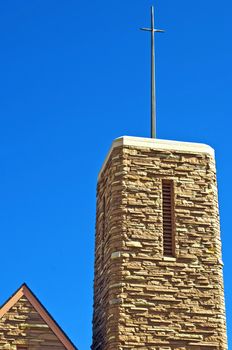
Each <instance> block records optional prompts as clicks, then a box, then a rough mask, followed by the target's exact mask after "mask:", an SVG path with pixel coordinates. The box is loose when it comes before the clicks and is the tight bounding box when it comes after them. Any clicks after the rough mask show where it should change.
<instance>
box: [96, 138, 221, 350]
mask: <svg viewBox="0 0 232 350" xmlns="http://www.w3.org/2000/svg"><path fill="white" fill-rule="evenodd" d="M123 143H124V142H123V139H122V142H121V144H120V143H118V142H117V144H116V145H115V147H113V148H112V150H111V152H110V155H109V157H108V158H107V161H106V163H105V165H104V167H103V169H102V171H101V173H100V176H99V181H98V190H97V191H98V194H97V198H98V199H97V219H96V248H95V282H94V291H95V293H94V318H93V345H92V348H93V350H117V349H118V350H129V349H140V350H147V349H150V350H174V349H175V350H200V349H203V350H227V340H226V325H225V308H224V291H223V277H222V261H221V241H220V227H219V215H218V198H217V183H216V170H215V161H214V155H213V153H212V150H210V149H209V147H208V146H205V147H204V146H201V147H200V145H198V144H196V146H194V145H193V146H192V147H187V145H188V144H185V143H180V144H178V145H179V146H178V145H177V144H176V145H175V143H173V144H172V143H170V144H166V145H165V146H163V149H162V144H160V143H159V141H158V140H154V143H151V144H149V145H147V146H142V147H141V145H139V146H138V144H137V142H134V141H133V140H132V141H131V142H129V144H123ZM125 143H126V142H125ZM127 143H128V142H127ZM163 179H168V180H173V182H174V202H175V205H174V222H175V225H174V226H175V256H174V257H164V256H163V242H162V241H163V225H162V180H163Z"/></svg>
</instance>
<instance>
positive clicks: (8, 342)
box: [0, 297, 66, 350]
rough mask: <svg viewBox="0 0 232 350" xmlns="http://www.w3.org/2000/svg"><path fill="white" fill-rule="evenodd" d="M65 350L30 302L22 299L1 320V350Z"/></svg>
mask: <svg viewBox="0 0 232 350" xmlns="http://www.w3.org/2000/svg"><path fill="white" fill-rule="evenodd" d="M19 345H21V346H22V345H24V346H26V347H28V348H29V349H30V350H46V349H51V350H65V349H66V348H65V347H64V346H63V344H62V343H61V342H60V341H59V340H58V339H57V337H56V336H55V335H54V333H53V332H52V331H51V330H50V329H49V327H48V325H47V324H46V323H45V322H44V321H43V319H42V318H41V316H40V315H39V314H38V312H37V311H36V310H35V309H34V308H33V306H32V305H31V304H30V303H29V301H28V300H27V299H26V298H25V297H22V298H21V299H20V300H19V301H18V302H17V303H16V304H15V305H14V306H13V307H12V309H11V310H10V311H9V312H8V313H7V314H6V315H5V316H4V317H3V318H2V319H1V320H0V349H10V350H17V346H18V347H19Z"/></svg>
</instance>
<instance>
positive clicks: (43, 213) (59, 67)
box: [0, 0, 232, 350]
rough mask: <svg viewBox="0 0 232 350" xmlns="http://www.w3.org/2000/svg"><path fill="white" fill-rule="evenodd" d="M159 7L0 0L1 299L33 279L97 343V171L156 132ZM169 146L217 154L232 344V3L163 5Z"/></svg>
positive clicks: (83, 340)
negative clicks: (188, 145) (201, 147)
mask: <svg viewBox="0 0 232 350" xmlns="http://www.w3.org/2000/svg"><path fill="white" fill-rule="evenodd" d="M151 4H152V2H151V1H148V0H133V1H132V0H123V1H122V0H117V1H109V0H107V1H106V0H95V1H94V0H90V1H86V0H76V1H74V0H65V1H61V0H20V1H18V0H7V1H1V2H0V120H1V124H0V125H1V127H0V235H1V241H0V242H1V287H0V303H2V302H3V301H4V300H5V299H6V298H8V297H9V295H10V294H11V293H12V292H14V290H15V289H16V288H18V287H19V285H20V284H21V283H22V282H24V281H25V282H27V283H28V285H29V286H30V288H31V289H32V290H33V291H34V292H35V294H36V295H37V296H38V297H39V299H40V300H41V301H42V302H43V303H44V305H45V306H46V307H47V308H48V310H49V311H50V312H51V314H52V315H53V316H54V317H55V319H56V320H57V321H58V322H59V323H60V325H61V326H62V327H63V328H64V330H65V331H66V332H67V333H68V335H69V336H70V337H71V339H72V340H73V341H74V342H75V343H76V345H77V346H78V347H79V349H80V350H85V349H89V347H90V344H91V319H92V280H93V249H94V225H95V194H96V192H95V189H96V179H97V173H98V171H99V169H100V167H101V164H102V162H103V160H104V157H105V155H106V153H107V151H108V149H109V147H110V144H111V142H112V140H113V139H114V138H116V137H119V136H122V135H131V136H142V137H149V108H150V104H149V103H150V101H149V98H150V97H149V84H150V82H149V70H150V62H149V50H150V46H149V45H150V37H149V35H148V33H145V32H141V31H139V29H138V28H139V27H141V26H147V25H149V8H150V5H151ZM155 5H156V12H157V16H156V22H157V25H158V26H159V27H160V28H164V29H166V33H165V34H160V35H158V36H157V100H158V101H157V103H158V137H159V138H162V139H175V140H180V141H194V142H203V143H208V144H210V145H211V146H213V147H214V148H215V149H216V156H217V167H218V182H219V199H220V212H221V228H222V240H223V260H224V263H225V289H226V290H225V291H226V305H227V314H228V318H227V321H228V335H229V340H230V344H231V345H232V318H231V317H230V315H231V314H232V293H231V289H232V279H231V268H232V259H231V245H232V236H231V172H232V169H231V115H232V103H231V99H232V69H231V62H232V41H231V37H232V24H231V17H232V3H231V0H220V1H216V0H204V1H202V0H188V1H186V0H175V1H173V0H159V1H156V3H155Z"/></svg>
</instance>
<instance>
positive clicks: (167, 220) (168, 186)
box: [162, 180, 175, 256]
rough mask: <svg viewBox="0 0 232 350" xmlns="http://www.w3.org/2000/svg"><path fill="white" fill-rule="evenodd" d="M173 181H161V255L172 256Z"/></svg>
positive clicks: (173, 252) (173, 250)
mask: <svg viewBox="0 0 232 350" xmlns="http://www.w3.org/2000/svg"><path fill="white" fill-rule="evenodd" d="M173 197H174V196H173V181H167V180H163V181H162V205H163V255H164V256H174V254H175V247H174V220H173V214H174V198H173Z"/></svg>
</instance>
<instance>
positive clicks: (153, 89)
mask: <svg viewBox="0 0 232 350" xmlns="http://www.w3.org/2000/svg"><path fill="white" fill-rule="evenodd" d="M141 30H145V31H149V32H151V138H156V85H155V33H156V32H159V33H164V30H161V29H155V18H154V7H153V6H152V7H151V28H141Z"/></svg>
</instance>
